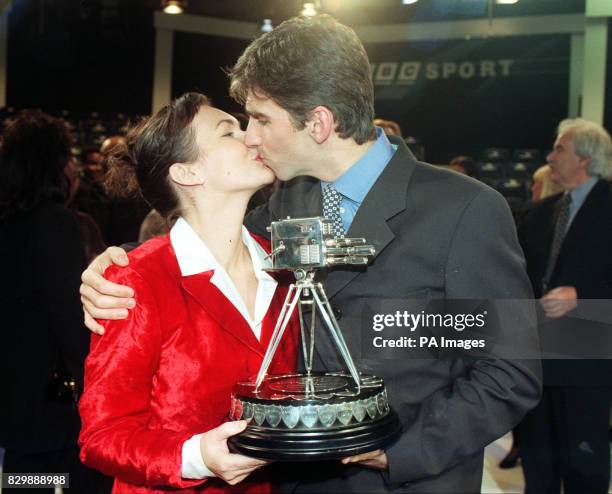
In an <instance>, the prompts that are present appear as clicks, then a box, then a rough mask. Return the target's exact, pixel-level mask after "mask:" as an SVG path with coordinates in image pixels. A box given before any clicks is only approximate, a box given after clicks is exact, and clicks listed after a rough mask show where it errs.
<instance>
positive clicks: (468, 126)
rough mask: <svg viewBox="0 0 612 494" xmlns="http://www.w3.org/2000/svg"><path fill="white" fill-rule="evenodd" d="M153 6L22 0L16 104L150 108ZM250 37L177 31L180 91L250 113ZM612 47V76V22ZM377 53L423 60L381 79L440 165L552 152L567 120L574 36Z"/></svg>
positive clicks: (10, 90)
mask: <svg viewBox="0 0 612 494" xmlns="http://www.w3.org/2000/svg"><path fill="white" fill-rule="evenodd" d="M398 3H399V2H398ZM75 4H78V7H76V8H75ZM480 10H482V9H480ZM152 12H153V9H152V8H151V7H150V5H145V4H144V3H142V2H140V1H119V0H97V1H80V2H76V1H75V0H70V1H68V0H17V1H15V2H14V4H13V7H12V9H11V12H10V16H9V57H8V74H7V76H8V87H7V99H8V104H9V105H10V106H14V107H17V108H26V107H41V108H43V109H45V110H47V111H51V112H59V111H61V110H69V111H71V112H72V113H76V114H85V113H87V112H90V111H98V112H102V113H127V114H132V115H135V114H147V113H148V112H149V111H150V107H151V100H152V78H153V59H154V42H155V32H154V29H153V27H152V24H153V14H152ZM536 13H541V12H536ZM542 13H543V12H542ZM438 14H439V15H447V14H446V13H441V14H440V13H438ZM479 14H482V13H481V12H479ZM339 17H340V19H341V20H346V19H342V16H341V15H339ZM417 18H418V17H415V18H414V19H415V20H417ZM366 20H367V19H366ZM374 20H376V21H380V19H374ZM418 20H430V19H429V18H423V19H421V18H418ZM438 20H439V19H438ZM347 21H348V20H347ZM362 21H363V20H362ZM275 22H276V21H275ZM246 44H247V42H246V41H243V40H235V39H225V38H219V37H214V36H204V35H193V34H187V33H175V44H174V65H173V88H172V92H173V95H175V96H176V95H179V94H181V93H183V92H185V91H188V90H201V91H204V92H205V93H207V94H208V95H209V96H211V97H212V98H213V100H214V102H215V103H216V104H217V105H218V106H220V107H222V108H224V109H227V110H229V111H239V110H240V108H239V107H238V106H237V105H235V104H234V103H233V102H232V101H231V100H230V99H229V98H228V96H227V77H226V76H225V74H224V73H223V70H222V69H223V67H227V66H229V65H231V64H232V63H233V62H234V61H235V60H236V58H237V57H238V55H239V54H240V53H241V51H242V50H243V49H244V47H245V46H246ZM608 44H609V49H608V81H612V75H611V73H612V27H611V30H610V42H609V43H608ZM366 49H367V50H368V53H369V55H370V57H371V60H372V63H373V64H376V65H379V64H381V63H384V62H392V63H398V64H401V63H403V62H406V61H408V62H420V63H422V64H423V68H422V69H421V70H422V71H421V72H420V74H419V76H418V77H417V78H416V80H415V81H414V82H413V83H411V84H405V85H401V84H397V83H395V82H393V83H391V84H387V85H385V84H379V83H376V86H375V90H376V106H377V113H378V116H381V117H384V118H391V119H395V120H398V121H399V122H400V123H401V125H402V127H403V129H404V133H405V134H407V135H412V136H415V137H418V138H420V139H421V140H422V141H423V143H424V144H425V147H426V153H427V159H428V160H430V161H432V162H436V163H444V162H447V161H448V159H449V158H450V157H451V156H453V155H455V154H460V153H471V154H474V153H477V152H478V151H480V150H482V149H483V148H484V147H486V146H503V147H512V148H516V147H536V148H539V149H541V150H543V151H544V150H545V149H546V148H548V147H549V146H550V144H551V142H552V139H553V134H554V128H555V125H556V123H557V122H558V121H559V120H560V119H561V118H563V117H564V116H565V115H566V114H567V95H568V71H569V37H568V36H534V37H529V38H519V37H509V38H490V39H480V40H458V41H446V42H419V43H388V44H372V45H368V46H366ZM509 59H510V60H513V63H512V65H511V67H510V69H509V71H508V73H507V74H506V75H504V74H503V71H501V70H499V69H500V66H499V65H498V66H497V75H496V77H479V76H478V73H476V74H475V76H474V77H468V78H465V77H461V76H460V75H457V74H454V75H451V76H449V77H448V78H446V79H445V78H444V77H442V76H441V72H439V76H438V77H437V78H435V79H431V78H429V79H428V78H427V77H425V75H424V74H425V73H426V72H425V68H424V67H425V65H426V64H431V63H433V64H438V70H439V71H441V70H442V65H441V64H443V63H449V62H450V63H457V64H459V63H461V62H465V61H468V62H470V63H474V64H476V66H477V67H479V66H478V64H479V63H480V62H482V61H483V60H484V61H486V60H493V61H498V60H509ZM375 70H376V68H375ZM478 70H479V68H477V69H476V71H477V72H478ZM374 75H375V79H376V75H377V73H376V72H375V73H374ZM383 75H384V74H383ZM464 75H465V73H464ZM379 82H380V81H379ZM610 86H611V84H608V86H607V94H608V97H607V101H608V105H607V108H606V124H607V126H608V128H612V109H611V108H610V107H611V103H612V89H611V88H610Z"/></svg>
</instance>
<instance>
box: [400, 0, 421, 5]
mask: <svg viewBox="0 0 612 494" xmlns="http://www.w3.org/2000/svg"><path fill="white" fill-rule="evenodd" d="M418 1H419V0H402V5H410V4H412V3H417V2H418Z"/></svg>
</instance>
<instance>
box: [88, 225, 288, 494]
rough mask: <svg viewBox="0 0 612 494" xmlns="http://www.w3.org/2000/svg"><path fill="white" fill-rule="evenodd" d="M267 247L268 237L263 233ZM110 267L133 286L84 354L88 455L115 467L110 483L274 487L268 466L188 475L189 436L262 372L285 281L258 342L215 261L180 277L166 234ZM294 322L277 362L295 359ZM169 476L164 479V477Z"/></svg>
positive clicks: (282, 365) (220, 415)
mask: <svg viewBox="0 0 612 494" xmlns="http://www.w3.org/2000/svg"><path fill="white" fill-rule="evenodd" d="M257 240H258V241H259V242H260V243H261V244H262V245H264V248H266V250H267V249H268V248H269V244H268V245H265V242H266V241H265V240H263V239H260V238H257ZM129 257H130V265H129V267H127V268H115V267H111V268H109V269H108V270H107V272H106V275H105V276H106V277H107V278H108V279H110V280H113V281H115V282H118V283H121V284H125V285H128V286H131V287H132V288H134V293H135V297H136V307H135V308H134V309H133V310H131V311H130V314H129V316H128V318H127V319H124V320H120V321H103V323H104V327H105V328H106V334H105V335H104V336H102V337H100V336H96V335H94V336H92V341H91V350H90V353H89V356H88V358H87V361H86V364H85V391H84V393H83V396H82V398H81V401H80V404H79V410H80V413H81V418H82V422H83V426H82V430H81V434H80V436H79V444H80V446H81V460H82V461H83V462H84V463H85V464H87V465H89V466H91V467H93V468H96V469H98V470H100V471H102V472H104V473H106V474H107V475H111V476H113V477H115V478H116V479H115V485H114V489H113V492H119V493H122V494H123V493H128V492H129V493H144V492H146V493H151V492H167V490H168V486H169V487H171V488H176V489H188V490H189V491H204V492H207V493H215V492H224V493H227V492H240V493H247V492H249V493H250V492H269V491H270V485H269V483H268V482H267V481H266V480H265V469H262V470H260V471H258V472H256V473H255V474H254V475H252V476H251V477H248V478H247V479H246V480H245V481H244V482H242V483H241V484H238V485H237V486H234V487H232V486H230V485H228V484H226V483H225V482H223V481H222V480H220V479H216V478H210V479H205V480H188V479H183V478H181V461H182V447H183V443H184V442H185V441H186V440H187V439H189V438H190V437H191V436H193V435H194V434H198V433H202V432H206V431H208V430H210V429H213V428H215V427H217V426H218V425H220V424H221V423H223V422H224V421H226V420H227V414H228V411H229V408H230V391H231V389H232V387H233V385H234V384H235V383H236V382H238V381H241V380H244V379H246V378H249V377H253V376H254V375H256V374H257V371H258V370H259V366H260V364H261V361H262V359H263V355H264V353H265V350H266V348H267V345H268V342H269V340H270V337H271V335H272V331H273V329H274V324H275V321H276V318H277V316H278V314H279V313H280V310H281V307H282V304H283V301H284V298H285V295H286V292H287V289H286V286H284V285H282V284H280V283H279V285H278V287H277V289H276V294H275V297H274V299H273V301H272V304H271V305H270V308H269V310H268V314H267V315H266V317H265V319H264V322H263V325H262V336H261V342H260V341H258V340H257V338H256V337H255V335H254V334H253V331H252V330H251V328H250V326H249V325H248V323H247V322H246V321H245V320H244V319H243V317H242V316H241V315H240V313H239V312H238V310H237V309H236V308H234V306H233V305H232V304H231V302H229V301H228V300H227V299H226V298H225V296H224V295H223V294H222V293H221V292H220V291H219V290H218V288H217V287H216V286H214V285H213V284H212V283H210V278H211V276H212V274H213V272H212V271H208V272H204V273H201V274H197V275H193V276H187V277H183V276H182V275H181V272H180V269H179V266H178V262H177V260H176V256H175V253H174V250H173V248H172V245H171V243H170V238H169V236H164V237H162V238H157V239H153V240H150V241H149V242H146V243H145V244H143V245H142V246H140V247H139V248H138V249H136V250H134V251H132V252H131V253H130V254H129ZM297 343H298V331H297V326H296V325H295V324H292V325H291V327H289V328H288V330H287V332H286V334H285V336H284V337H283V344H282V345H281V346H280V347H279V350H278V351H277V353H276V356H275V359H274V363H273V366H272V368H271V372H274V373H279V372H287V371H292V370H294V368H295V364H296V351H297ZM161 486H166V487H165V488H163V489H158V487H161Z"/></svg>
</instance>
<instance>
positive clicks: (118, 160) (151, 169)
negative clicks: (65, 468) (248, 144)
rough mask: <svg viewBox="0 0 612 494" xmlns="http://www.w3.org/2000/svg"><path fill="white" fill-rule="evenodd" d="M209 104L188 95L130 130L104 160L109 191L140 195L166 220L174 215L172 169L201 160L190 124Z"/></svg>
mask: <svg viewBox="0 0 612 494" xmlns="http://www.w3.org/2000/svg"><path fill="white" fill-rule="evenodd" d="M208 105H210V101H209V99H208V98H207V97H206V96H204V95H203V94H200V93H186V94H184V95H183V96H181V97H179V98H177V99H175V100H174V101H172V102H171V103H169V104H167V105H166V106H164V107H163V108H162V109H161V110H159V111H158V112H157V113H156V114H155V115H153V116H152V117H149V118H146V119H144V120H143V121H141V122H140V123H139V124H137V125H135V126H133V127H131V128H130V129H129V130H128V132H127V136H126V140H125V142H124V143H121V144H117V145H115V146H113V147H112V148H111V150H110V151H109V152H108V153H107V154H105V155H104V157H103V162H104V163H105V166H106V167H107V169H108V172H107V175H106V179H105V185H106V187H107V189H108V190H109V192H111V193H114V194H116V195H123V196H126V195H130V194H134V193H138V192H139V193H140V194H142V197H143V198H144V199H145V200H146V201H147V202H148V203H149V205H150V206H151V207H152V208H153V209H156V210H157V211H158V212H159V213H160V214H161V215H162V216H163V217H165V218H166V219H170V218H171V217H172V216H174V215H175V214H176V213H177V210H178V206H179V202H178V197H177V196H176V194H175V192H174V189H173V188H172V185H171V183H170V179H169V176H168V173H169V169H170V167H171V166H172V165H173V164H174V163H190V162H192V161H195V160H196V159H197V158H198V147H197V143H196V140H195V131H194V129H193V127H192V126H191V122H192V121H193V119H194V118H195V116H196V114H197V113H198V111H199V110H200V108H201V107H203V106H208Z"/></svg>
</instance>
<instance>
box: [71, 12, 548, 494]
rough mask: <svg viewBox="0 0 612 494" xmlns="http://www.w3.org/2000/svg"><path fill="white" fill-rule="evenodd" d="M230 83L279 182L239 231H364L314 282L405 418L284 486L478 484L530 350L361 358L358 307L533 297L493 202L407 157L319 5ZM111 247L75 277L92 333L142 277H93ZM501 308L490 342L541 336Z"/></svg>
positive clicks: (325, 344) (372, 488)
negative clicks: (363, 260) (345, 257)
mask: <svg viewBox="0 0 612 494" xmlns="http://www.w3.org/2000/svg"><path fill="white" fill-rule="evenodd" d="M230 80H231V82H230V92H231V94H232V95H233V96H234V98H236V99H237V100H238V101H240V102H243V103H244V104H245V109H246V112H247V114H248V115H249V124H248V127H247V130H246V136H245V143H246V145H247V146H248V147H249V149H250V150H251V151H253V152H256V153H257V156H258V158H259V159H260V160H261V162H262V163H263V164H264V165H266V166H267V167H269V168H270V169H272V170H273V171H274V173H275V174H276V176H277V177H278V178H279V179H280V180H281V184H280V186H279V188H278V189H277V190H276V191H275V193H274V194H273V195H272V197H271V198H270V200H269V201H268V203H267V204H266V205H264V206H263V207H260V208H258V209H256V210H255V211H253V212H252V213H250V214H249V215H248V216H247V218H246V224H247V227H249V228H251V229H253V231H255V232H258V233H260V234H262V235H266V234H267V232H266V226H267V225H269V224H270V222H271V221H273V220H276V219H279V218H286V217H287V216H291V217H300V216H301V217H308V216H322V215H324V214H325V216H326V217H327V218H328V219H330V220H331V221H332V222H333V223H334V226H335V229H336V231H337V232H339V234H343V233H344V234H346V235H348V236H350V237H363V238H366V239H367V240H368V242H369V243H372V244H373V245H374V246H375V248H376V257H375V259H374V260H373V262H372V263H371V264H370V265H369V266H368V267H367V269H363V268H354V267H346V268H343V269H339V270H331V271H330V272H329V273H328V274H327V278H326V280H325V288H326V291H327V295H328V296H329V298H330V302H331V305H332V307H333V309H334V313H335V314H337V317H338V318H340V319H341V320H340V321H339V323H340V325H341V327H342V329H343V331H344V332H345V334H346V340H347V344H348V347H349V350H350V352H351V354H352V355H353V356H355V357H356V364H357V367H358V368H360V369H361V370H362V371H363V372H366V373H370V374H375V375H377V376H380V377H382V378H384V380H385V382H386V384H387V391H388V395H389V400H390V404H391V406H392V407H393V408H394V409H395V410H396V411H397V412H398V414H399V417H400V421H401V423H402V427H403V432H402V434H401V436H400V437H399V439H397V440H396V441H395V442H394V443H392V444H390V445H388V446H387V447H386V448H385V449H384V450H375V451H371V452H368V453H365V454H362V455H357V456H352V457H347V458H345V459H343V460H342V461H339V462H326V463H318V464H315V465H312V466H309V468H308V472H307V473H306V472H305V471H304V468H303V466H302V465H298V466H297V468H291V465H282V468H279V469H278V474H279V475H281V476H282V477H283V478H282V481H283V482H286V484H285V488H286V489H287V490H290V491H291V492H296V493H300V492H309V493H312V492H368V493H373V492H389V491H393V492H414V493H416V492H428V493H434V492H480V486H481V480H482V468H483V450H484V447H485V446H486V445H487V444H488V443H490V442H491V441H493V440H495V439H496V438H498V437H500V436H501V435H503V434H505V433H506V432H507V431H508V430H509V429H510V428H511V427H513V426H514V425H515V424H516V423H517V422H518V421H519V420H520V419H521V418H522V416H523V415H524V413H525V412H526V411H527V410H529V409H530V408H532V407H534V406H535V405H536V403H537V402H538V399H539V397H540V363H539V361H538V360H511V359H507V358H501V357H499V356H497V355H496V354H495V351H492V353H491V354H490V355H489V357H490V358H483V359H479V358H477V359H467V360H466V359H449V360H444V359H435V358H430V359H411V358H409V357H407V358H405V359H402V360H393V361H390V360H385V359H384V358H382V357H381V358H360V356H361V355H362V347H360V342H361V341H363V340H364V338H366V336H367V335H366V333H364V334H363V335H362V334H361V333H360V331H361V328H362V327H364V321H361V320H360V314H361V313H362V311H361V310H360V309H359V307H360V305H359V304H360V301H363V299H364V298H366V299H367V300H368V301H369V303H372V304H384V303H385V302H386V301H387V300H388V299H398V298H402V299H429V298H432V297H433V298H446V299H454V298H468V299H490V298H502V299H507V298H509V299H515V298H516V299H523V298H527V299H528V298H531V288H530V286H529V280H528V278H527V275H526V273H525V266H524V260H523V257H522V253H521V250H520V247H519V244H518V241H517V238H516V232H515V228H514V225H513V222H512V216H511V214H510V211H509V209H508V207H507V205H506V203H505V201H504V199H503V198H502V197H501V196H500V195H499V194H498V193H497V192H495V191H494V190H492V189H490V188H488V187H486V186H485V185H483V184H480V183H478V182H476V181H474V180H468V179H466V178H465V177H462V176H461V175H459V174H456V173H451V172H450V171H448V170H442V169H439V168H437V167H433V166H431V165H427V164H424V163H420V162H417V161H416V160H415V159H414V157H413V156H412V154H411V153H410V151H409V150H408V149H407V147H406V145H405V143H404V141H403V140H402V139H401V138H394V137H393V136H390V137H387V136H386V135H385V134H384V133H383V132H382V130H381V129H377V128H376V127H375V126H374V125H373V119H374V105H373V101H374V98H373V87H372V80H371V76H370V64H369V61H368V58H367V55H366V53H365V49H364V47H363V45H362V44H361V42H360V41H359V39H358V38H357V35H356V34H355V33H354V32H353V31H352V30H351V29H350V28H348V27H347V26H345V25H343V24H340V23H338V22H337V21H335V20H334V19H333V18H331V17H330V16H327V15H319V16H315V17H312V18H305V17H297V18H293V19H290V20H288V21H285V22H284V23H282V24H281V25H280V26H278V27H277V28H275V29H274V30H273V31H271V32H270V33H266V34H264V35H262V36H261V37H259V38H257V39H256V40H255V41H253V42H252V43H251V44H250V45H249V46H248V47H247V49H246V50H245V52H244V53H243V54H242V55H241V56H240V58H239V59H238V62H237V64H236V65H235V66H234V68H233V69H232V71H231V74H230ZM332 198H333V199H334V200H335V201H336V202H335V206H334V207H331V206H330V202H331V199H332ZM338 199H339V200H338ZM324 202H327V205H326V207H325V208H324V207H323V203H324ZM338 203H339V204H338ZM122 256H125V254H124V253H123V252H122V251H121V250H118V249H116V248H112V249H110V250H108V251H107V253H105V254H104V255H103V256H101V257H99V258H98V259H97V260H96V261H95V262H94V263H93V264H92V265H91V266H90V267H89V269H88V270H87V271H86V272H85V273H84V274H83V279H84V280H85V283H84V285H83V286H82V287H81V294H82V298H83V302H84V304H85V308H86V310H87V314H86V320H87V323H88V325H89V327H90V328H91V329H92V330H94V331H100V330H101V329H103V328H101V326H100V324H99V323H97V322H96V321H94V320H93V317H98V318H101V319H109V318H110V319H112V318H117V317H119V318H122V317H126V316H127V317H131V312H130V315H128V309H127V308H128V307H129V304H130V303H133V300H134V299H133V298H132V295H133V294H134V293H135V297H136V306H138V304H139V303H140V302H139V301H138V300H139V297H140V295H139V292H140V291H141V290H142V287H141V286H139V285H138V286H135V285H132V287H131V288H128V287H125V286H118V285H117V284H114V283H111V282H110V281H108V280H105V279H103V278H102V276H101V274H102V273H103V271H104V269H105V268H106V267H108V266H109V265H110V264H112V263H117V264H119V265H123V266H125V265H126V264H127V262H126V259H124V258H122ZM130 264H131V263H130ZM113 269H117V272H122V269H120V268H113ZM123 269H125V268H123ZM127 269H129V268H127ZM104 294H106V295H104ZM108 295H111V296H114V297H118V298H111V297H108ZM132 310H133V309H132ZM498 316H499V320H500V322H501V326H500V328H499V333H498V337H499V341H500V342H503V341H505V342H506V343H508V344H512V343H513V342H515V339H518V341H522V342H524V343H525V344H527V345H529V346H531V347H537V345H538V343H537V332H536V331H535V329H534V324H533V320H532V319H533V313H532V311H531V310H519V311H514V312H512V313H511V314H509V313H508V311H507V309H505V308H504V307H503V305H501V304H500V308H499V313H498ZM106 324H108V323H106ZM104 338H106V336H103V337H102V339H101V341H104ZM317 345H318V355H317V362H316V363H315V367H317V368H319V369H323V370H338V369H341V368H343V367H342V363H341V362H340V361H339V359H338V356H337V353H336V352H335V351H334V347H333V345H332V344H331V343H330V342H329V341H327V340H325V339H324V338H323V337H322V338H320V339H319V340H318V343H317ZM279 479H280V477H279Z"/></svg>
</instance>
